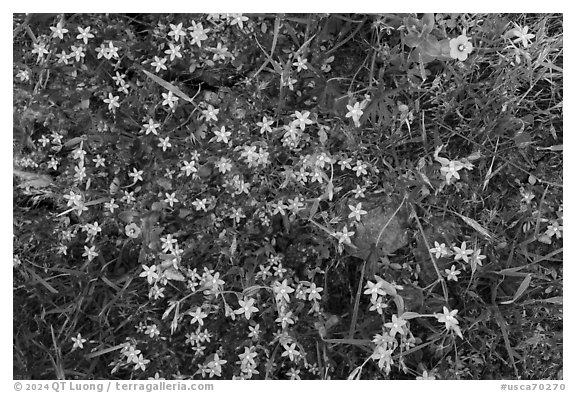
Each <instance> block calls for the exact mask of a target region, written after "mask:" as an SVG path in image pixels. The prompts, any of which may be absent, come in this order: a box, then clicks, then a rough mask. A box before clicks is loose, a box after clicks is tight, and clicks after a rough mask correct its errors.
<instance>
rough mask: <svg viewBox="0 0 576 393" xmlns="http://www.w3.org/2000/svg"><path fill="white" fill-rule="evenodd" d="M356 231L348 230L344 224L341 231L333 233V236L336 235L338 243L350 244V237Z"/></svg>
mask: <svg viewBox="0 0 576 393" xmlns="http://www.w3.org/2000/svg"><path fill="white" fill-rule="evenodd" d="M355 233H356V232H353V231H350V232H348V228H347V227H346V226H344V229H342V232H336V233H335V234H334V236H336V237H337V238H338V244H343V243H345V244H351V243H352V240H351V239H350V238H351V237H352V236H354V234H355Z"/></svg>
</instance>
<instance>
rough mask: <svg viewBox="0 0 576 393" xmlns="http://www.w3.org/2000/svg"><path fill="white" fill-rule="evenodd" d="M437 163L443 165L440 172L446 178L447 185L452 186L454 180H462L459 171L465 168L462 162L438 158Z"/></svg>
mask: <svg viewBox="0 0 576 393" xmlns="http://www.w3.org/2000/svg"><path fill="white" fill-rule="evenodd" d="M436 161H438V162H439V163H440V164H441V165H442V167H441V168H440V172H441V173H442V174H444V176H446V183H447V184H450V180H451V179H452V178H455V179H460V174H459V173H458V171H459V170H460V169H462V168H464V166H463V165H462V163H461V162H460V161H451V160H448V159H447V158H444V157H436Z"/></svg>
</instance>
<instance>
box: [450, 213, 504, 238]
mask: <svg viewBox="0 0 576 393" xmlns="http://www.w3.org/2000/svg"><path fill="white" fill-rule="evenodd" d="M452 213H454V214H455V215H457V216H458V217H460V218H461V219H462V221H464V222H465V223H466V224H468V225H469V226H470V227H472V228H473V229H474V230H475V231H476V232H478V233H479V234H481V235H482V236H484V237H485V238H486V239H488V240H492V239H493V238H494V236H493V235H492V234H491V233H490V232H489V231H488V230H487V229H486V228H484V227H483V226H482V225H480V223H478V221H476V220H474V219H473V218H470V217H466V216H464V215H462V214H460V213H457V212H452Z"/></svg>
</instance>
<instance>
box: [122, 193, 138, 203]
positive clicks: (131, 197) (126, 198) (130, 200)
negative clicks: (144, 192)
mask: <svg viewBox="0 0 576 393" xmlns="http://www.w3.org/2000/svg"><path fill="white" fill-rule="evenodd" d="M121 200H122V201H124V202H126V203H128V204H130V203H134V202H136V198H135V197H134V191H130V192H128V191H124V196H123V197H122V199H121Z"/></svg>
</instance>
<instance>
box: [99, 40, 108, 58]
mask: <svg viewBox="0 0 576 393" xmlns="http://www.w3.org/2000/svg"><path fill="white" fill-rule="evenodd" d="M96 52H97V53H98V56H97V59H101V58H102V57H104V58H105V59H110V57H109V53H110V50H109V49H108V48H107V47H106V46H105V45H104V43H102V44H100V46H99V47H98V48H96Z"/></svg>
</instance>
